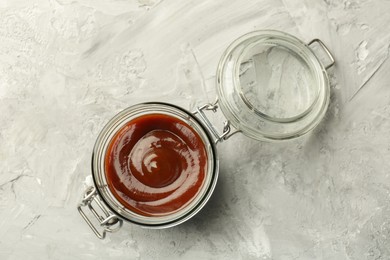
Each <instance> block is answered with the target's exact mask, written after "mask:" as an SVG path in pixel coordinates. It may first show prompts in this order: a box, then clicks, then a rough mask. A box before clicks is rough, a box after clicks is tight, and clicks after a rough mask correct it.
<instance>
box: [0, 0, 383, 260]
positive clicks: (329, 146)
mask: <svg viewBox="0 0 390 260" xmlns="http://www.w3.org/2000/svg"><path fill="white" fill-rule="evenodd" d="M389 13H390V1H388V0H375V1H374V0H371V1H369V0H357V1H352V0H351V1H346V0H338V1H336V0H335V1H332V0H324V1H319V0H315V1H309V0H302V1H299V0H258V1H255V0H252V1H251V0H245V1H244V0H242V1H222V0H213V1H195V0H194V1H179V0H165V1H159V0H138V1H130V0H126V1H125V0H115V1H114V0H110V1H109V0H95V1H92V0H85V1H81V0H80V1H74V0H31V1H22V0H8V1H7V0H2V1H1V2H0V112H1V116H0V161H1V163H0V227H1V228H0V237H1V238H0V259H275V260H282V259H288V260H290V259H348V260H355V259H390V175H389V174H390V172H389V169H390V134H389V130H390V86H389V85H390V73H389V72H390V62H389V47H390V28H389V26H390V15H389ZM258 29H277V30H282V31H285V32H288V33H290V34H293V35H296V36H297V37H299V38H301V39H303V40H304V41H306V42H308V41H310V40H311V39H313V38H320V39H322V40H323V41H324V42H325V43H326V44H327V45H328V47H329V48H330V49H331V50H332V51H333V54H334V55H335V57H336V60H337V61H336V62H337V65H336V66H335V67H334V68H332V69H331V70H330V72H329V73H330V79H331V104H330V106H329V110H328V113H327V114H326V117H325V119H324V120H323V122H322V123H321V124H320V126H319V127H317V128H316V129H315V131H313V132H312V133H311V134H309V135H307V136H305V137H304V138H301V139H298V140H294V141H290V142H282V143H266V142H254V141H252V140H250V139H249V138H246V137H245V136H243V135H237V136H235V137H233V138H231V139H230V140H229V141H228V142H225V143H223V144H221V145H219V147H218V148H219V154H220V163H221V171H220V178H219V181H218V184H217V187H216V190H215V192H214V194H213V196H212V198H211V200H210V201H209V203H208V204H207V205H206V207H205V208H204V209H203V210H202V211H201V212H200V213H199V214H198V215H197V216H196V217H195V218H193V219H191V220H190V221H188V222H186V223H184V224H182V225H180V226H177V227H174V228H171V229H165V230H147V229H143V228H140V227H138V226H134V225H130V224H127V225H125V226H124V227H123V228H122V229H121V230H120V231H119V232H118V233H115V234H112V235H109V236H108V238H107V239H106V240H103V241H101V240H98V239H97V238H96V237H95V236H94V235H93V234H92V232H91V231H90V229H89V228H88V227H87V225H86V224H85V223H84V222H83V220H82V219H81V218H80V216H79V214H78V212H77V210H76V206H77V204H78V203H79V201H80V198H81V196H82V193H83V191H84V189H85V186H86V185H87V184H88V183H90V182H91V179H90V177H88V176H90V158H91V153H92V148H93V144H94V142H95V140H96V137H97V135H98V133H99V131H100V130H101V128H102V127H103V126H104V124H105V123H106V122H107V121H108V120H109V119H110V118H111V117H112V116H113V115H115V114H116V113H117V112H119V111H120V110H122V109H124V108H126V107H128V106H130V105H133V104H136V103H139V102H144V101H165V102H170V103H173V104H176V105H180V106H182V107H184V108H187V109H193V108H194V107H195V106H196V105H199V104H202V103H205V102H208V101H213V100H214V98H215V96H216V93H215V92H216V91H215V84H214V81H215V71H216V66H217V63H218V60H219V58H220V56H221V54H222V52H223V51H224V50H225V48H226V47H227V46H228V45H229V44H230V42H232V41H233V40H234V39H235V38H237V37H238V36H240V35H242V34H244V33H246V32H250V31H253V30H258ZM214 120H215V122H217V123H218V122H222V116H221V115H218V114H217V115H216V116H215V118H214Z"/></svg>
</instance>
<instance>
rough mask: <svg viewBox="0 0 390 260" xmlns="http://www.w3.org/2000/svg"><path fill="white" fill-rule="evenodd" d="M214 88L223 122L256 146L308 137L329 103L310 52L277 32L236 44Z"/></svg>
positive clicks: (259, 33) (227, 54) (324, 80)
mask: <svg viewBox="0 0 390 260" xmlns="http://www.w3.org/2000/svg"><path fill="white" fill-rule="evenodd" d="M217 88H218V96H219V103H220V106H221V109H222V111H223V113H224V114H225V116H226V117H227V119H228V120H229V121H230V122H231V123H232V124H233V125H234V127H236V128H237V129H239V130H241V131H242V132H243V133H244V134H246V135H247V136H249V137H252V138H254V139H258V140H264V139H273V140H280V139H289V138H293V137H297V136H300V135H302V134H304V133H306V132H308V131H309V130H311V129H312V128H313V127H315V126H316V125H317V124H318V123H319V121H320V120H321V118H322V117H323V115H324V113H325V111H326V108H327V105H328V102H329V87H328V79H327V74H326V71H325V69H324V67H323V66H322V64H321V63H320V62H319V61H318V59H317V57H316V56H315V55H314V53H313V52H312V50H311V49H310V48H309V47H308V46H307V45H306V44H305V43H303V42H302V41H300V40H299V39H297V38H295V37H293V36H291V35H288V34H286V33H282V32H278V31H256V32H252V33H250V34H246V35H244V36H242V37H240V38H239V39H237V40H236V41H234V42H233V43H232V44H231V45H230V46H229V47H228V49H227V50H226V51H225V53H224V55H223V56H222V58H221V61H220V64H219V66H218V71H217Z"/></svg>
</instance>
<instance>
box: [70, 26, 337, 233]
mask: <svg viewBox="0 0 390 260" xmlns="http://www.w3.org/2000/svg"><path fill="white" fill-rule="evenodd" d="M314 43H317V44H318V45H319V46H320V47H322V48H323V50H324V53H325V54H327V55H328V57H329V60H330V63H329V64H328V65H327V66H324V65H322V63H321V62H320V61H319V59H318V58H317V56H316V55H315V53H314V52H313V50H312V49H311V48H310V45H312V44H314ZM333 64H334V58H333V56H332V55H331V53H330V51H329V50H328V49H327V48H326V47H325V45H324V44H323V43H322V41H320V40H319V39H314V40H313V41H311V42H310V43H309V44H305V43H304V42H302V41H300V40H299V39H297V38H295V37H294V36H291V35H289V34H286V33H283V32H279V31H270V30H268V31H255V32H252V33H249V34H246V35H244V36H242V37H240V38H238V39H237V40H235V41H234V42H233V43H232V44H231V45H230V46H229V47H228V48H227V50H226V51H225V52H224V54H223V55H222V58H221V60H220V63H219V65H218V69H217V82H216V84H217V92H218V98H217V101H215V102H214V103H212V104H205V105H203V106H201V107H198V108H197V109H196V110H195V111H193V112H189V111H186V110H184V109H182V108H180V107H177V106H174V105H172V104H166V103H159V102H154V103H143V104H138V105H134V106H132V107H129V108H127V109H125V110H123V111H122V112H120V113H119V114H117V115H116V116H115V117H114V118H112V119H111V120H110V121H109V122H108V124H107V125H106V126H105V127H104V128H103V130H102V131H101V133H100V134H99V137H98V138H97V141H96V144H95V147H94V150H93V155H92V177H93V181H94V187H90V188H88V189H87V191H86V192H85V195H84V198H83V200H82V202H81V203H80V205H79V207H78V210H79V212H80V214H81V215H82V217H83V218H84V220H85V221H86V222H87V224H88V225H89V226H90V227H91V229H92V230H93V231H94V233H95V234H96V235H97V236H98V237H99V238H104V237H105V235H106V232H113V231H116V230H118V229H119V228H120V227H121V226H122V224H123V221H126V222H130V223H133V224H137V225H140V226H143V227H147V228H167V227H172V226H175V225H178V224H180V223H182V222H184V221H186V220H188V219H190V218H191V217H192V216H194V215H195V214H196V213H197V212H198V211H199V210H200V209H201V208H202V207H203V206H204V205H205V204H206V202H207V201H208V199H209V198H210V196H211V194H212V192H213V190H214V187H215V185H216V182H217V178H218V171H219V160H218V156H217V149H216V144H217V143H219V142H221V141H223V140H227V139H228V138H229V137H230V136H232V135H233V134H235V133H240V132H241V133H243V134H245V135H246V136H248V137H250V138H253V139H256V140H272V141H277V140H286V139H292V138H296V137H299V136H302V135H303V134H306V133H308V132H309V131H310V130H311V129H313V128H314V127H315V126H316V125H318V123H319V122H320V121H321V119H322V118H323V116H324V114H325V112H326V110H327V107H328V103H329V81H328V76H327V73H326V70H327V69H328V68H330V67H331V66H333ZM219 107H220V108H221V111H222V112H223V114H224V115H225V117H226V119H227V120H226V121H225V123H224V128H223V129H222V131H221V132H220V131H218V130H217V129H216V128H215V127H214V126H213V124H212V123H211V122H210V121H209V119H208V117H207V115H206V111H208V110H210V111H214V112H215V111H216V110H217V109H218V108H219ZM150 115H159V116H164V118H172V119H174V120H177V122H179V124H180V127H179V128H180V129H181V128H183V126H184V128H186V127H187V128H188V129H187V130H186V132H188V131H189V130H190V132H193V133H194V136H197V138H199V140H200V141H199V143H200V147H201V148H202V149H204V151H205V160H204V163H203V164H204V165H203V164H202V165H203V166H202V167H204V169H205V170H204V171H202V176H204V177H202V180H201V181H199V183H200V184H199V185H198V186H197V188H196V192H193V193H191V194H192V195H191V196H190V197H188V198H187V197H186V199H185V200H184V201H183V203H181V204H180V205H179V204H177V203H176V202H175V204H172V205H174V209H172V210H168V211H167V212H165V213H164V212H159V213H158V214H154V215H153V214H144V213H140V212H138V211H136V210H134V209H133V208H132V207H130V206H128V204H126V203H125V202H124V201H123V200H122V199H121V198H120V196H119V195H118V193H117V191H116V190H115V189H114V188H113V186H112V185H110V178H111V177H110V175H109V173H108V168H107V164H108V163H107V160H106V159H105V158H108V155H107V154H108V153H109V149H110V144H111V143H112V142H114V140H115V138H117V136H118V133H120V132H121V131H123V129H126V127H127V125H128V124H129V122H130V123H131V122H135V121H134V120H137V119H142V118H144V117H147V116H150ZM164 120H165V119H164ZM175 122H176V121H175ZM155 125H156V129H158V128H159V126H157V125H160V124H159V123H156V124H155ZM129 131H130V130H129ZM153 131H154V130H153ZM142 138H143V137H141V138H140V140H141V139H142ZM193 139H194V137H192V138H190V139H188V140H189V141H188V142H187V144H188V145H193ZM126 140H128V139H126ZM191 140H192V141H191ZM134 142H136V141H134ZM137 142H138V141H137ZM149 146H150V147H151V145H150V144H149ZM179 146H180V145H179ZM134 147H136V146H134ZM134 147H133V148H134ZM133 148H132V149H133ZM134 149H135V148H134ZM137 149H138V148H137ZM142 149H143V148H141V150H142ZM148 149H149V148H148ZM169 149H175V148H169ZM132 152H133V151H131V152H130V153H132ZM168 152H169V151H168ZM145 153H147V152H145ZM175 154H176V153H175ZM179 155H180V154H178V156H179ZM128 157H131V155H128V154H125V156H124V158H125V159H124V160H125V161H124V162H123V163H122V164H124V165H125V166H123V167H128V169H134V167H133V168H131V165H130V166H128V165H129V160H130V159H128ZM154 157H156V155H154ZM154 157H153V158H154ZM136 158H139V160H143V161H142V164H143V165H145V160H146V161H147V162H148V163H150V162H149V161H148V160H149V159H148V160H147V159H145V158H146V157H142V156H138V157H136ZM194 158H195V160H196V158H197V157H194ZM194 158H191V160H190V161H191V163H184V164H183V163H182V164H183V165H186V167H189V168H190V170H191V167H198V166H197V165H196V164H194V163H193V160H194ZM126 160H127V161H126ZM173 161H175V159H173ZM176 161H180V158H178V159H177V160H176ZM140 163H141V162H140ZM163 163H166V162H163ZM173 164H175V162H174V163H173ZM155 166H156V165H154V167H155ZM168 166H169V167H168V168H167V169H171V168H172V167H171V165H168ZM121 167H122V166H121ZM143 167H144V166H143ZM145 167H147V166H145ZM115 169H116V168H115ZM120 169H122V168H120ZM143 169H144V168H143ZM145 169H146V168H145ZM197 171H199V169H198V168H196V171H193V172H192V173H191V174H197ZM129 172H131V171H130V170H129ZM131 174H133V175H134V173H131ZM131 174H130V175H131ZM142 174H143V173H142ZM191 174H187V175H188V176H190V175H191ZM154 176H155V175H154ZM130 178H133V179H130V181H129V182H128V183H127V184H126V185H130V184H129V183H134V182H138V180H137V177H134V176H132V177H130ZM175 178H176V179H175V180H172V181H170V183H169V184H167V185H165V184H164V185H165V186H164V185H162V186H161V187H159V188H164V192H162V193H161V194H168V193H169V194H173V195H170V196H173V197H174V198H180V196H184V195H182V193H180V192H179V190H181V188H182V187H193V186H194V185H192V184H191V183H187V184H184V183H185V182H183V184H181V182H180V181H179V180H180V178H178V177H175ZM120 185H122V186H123V185H125V184H123V183H122V180H121V183H120ZM126 185H125V186H126ZM175 185H176V186H175ZM149 188H150V187H149ZM149 188H148V187H145V188H143V189H149ZM159 188H156V187H151V188H150V190H151V191H153V192H157V193H158V191H159V190H158V189H159ZM183 189H184V188H183ZM188 189H189V188H188ZM141 193H142V192H141ZM141 193H140V194H141ZM142 194H144V193H142ZM123 196H125V197H126V198H128V197H131V196H130V194H124V195H123ZM164 196H165V195H164ZM183 198H184V197H183ZM166 200H167V199H166V198H165V197H161V198H160V197H159V198H158V199H156V200H153V199H150V198H149V197H148V199H146V198H145V199H144V200H143V199H142V198H141V201H135V202H134V201H132V200H130V202H131V203H133V205H136V206H137V207H138V206H140V207H141V206H142V207H143V208H146V209H153V207H156V205H160V204H159V203H160V202H161V201H166ZM84 207H87V208H88V209H89V210H90V212H91V214H92V215H93V216H94V217H95V218H96V220H97V222H95V223H97V224H98V225H96V224H94V222H93V221H91V218H90V217H88V214H86V211H85V209H84ZM171 208H172V206H171ZM91 214H89V215H91ZM97 226H100V227H101V229H102V230H101V231H99V230H98V228H97Z"/></svg>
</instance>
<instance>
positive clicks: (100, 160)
mask: <svg viewBox="0 0 390 260" xmlns="http://www.w3.org/2000/svg"><path fill="white" fill-rule="evenodd" d="M148 114H164V115H169V116H173V117H176V118H178V119H179V120H182V121H183V122H186V123H187V124H188V125H190V126H191V127H192V129H193V130H194V131H196V132H197V133H198V134H199V136H200V137H201V139H202V141H203V144H204V147H205V149H206V153H207V172H206V176H205V180H204V183H203V185H202V187H201V189H200V191H199V192H198V194H197V195H196V196H195V197H194V198H193V199H192V201H191V202H190V203H189V204H188V205H186V206H184V207H183V208H182V209H180V210H179V211H177V212H175V213H173V214H169V215H165V216H143V215H140V214H137V213H135V212H133V211H131V210H129V209H127V208H126V207H124V206H123V205H122V204H121V203H120V202H119V201H118V200H117V199H116V198H115V196H114V195H113V193H112V191H111V190H110V188H109V187H108V185H107V180H106V174H105V167H104V163H105V162H104V161H105V160H104V157H105V154H106V151H107V148H108V146H109V144H110V141H111V140H112V138H113V136H114V135H115V134H116V133H117V131H118V130H119V129H121V128H122V127H123V125H125V124H126V123H127V122H129V121H130V120H132V119H134V118H137V117H140V116H143V115H148ZM218 171H219V161H218V157H217V151H216V148H215V145H214V143H213V142H212V139H211V137H210V135H209V132H208V130H207V128H205V126H203V124H202V123H201V122H200V121H199V120H198V119H197V118H196V117H195V116H193V115H192V114H191V113H190V112H188V111H186V110H184V109H182V108H180V107H177V106H174V105H171V104H167V103H160V102H152V103H141V104H137V105H134V106H131V107H129V108H127V109H125V110H123V111H121V112H119V113H118V114H117V115H115V116H114V117H113V118H112V119H111V120H110V121H109V122H108V123H107V124H106V125H105V127H104V128H103V129H102V131H101V132H100V134H99V136H98V138H97V140H96V143H95V146H94V150H93V154H92V176H93V181H94V184H95V187H96V190H97V192H98V194H99V195H100V197H101V198H102V200H103V201H104V203H105V204H106V205H107V206H108V207H109V208H110V210H111V211H112V212H114V213H115V214H116V215H118V216H119V217H120V218H122V219H124V220H127V221H129V222H132V223H135V224H138V225H141V226H147V227H152V228H153V227H155V228H163V227H170V226H175V225H178V224H180V223H182V222H184V221H186V220H188V219H189V218H191V217H192V216H194V215H195V214H196V213H197V212H198V211H199V210H200V209H201V208H202V207H203V206H204V205H205V204H206V202H207V201H208V199H209V197H210V196H211V194H212V192H213V190H214V188H215V185H216V181H217V178H218Z"/></svg>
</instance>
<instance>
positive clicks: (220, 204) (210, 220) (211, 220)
mask: <svg viewBox="0 0 390 260" xmlns="http://www.w3.org/2000/svg"><path fill="white" fill-rule="evenodd" d="M221 176H224V174H223V173H221V172H220V177H221ZM225 192H226V191H225V184H224V180H223V179H222V178H219V180H218V181H217V184H216V186H215V189H214V192H213V194H212V195H211V197H210V199H209V201H208V202H207V203H206V205H205V206H204V207H203V208H202V209H201V210H200V211H199V212H198V213H197V214H196V215H195V216H194V217H192V218H191V219H189V220H188V221H186V222H184V223H182V224H180V225H179V226H178V228H183V229H196V230H198V231H202V230H208V229H212V227H213V226H214V225H215V224H216V223H217V221H218V219H220V218H221V216H222V215H223V212H224V208H225V207H224V205H225V204H224V200H223V198H225Z"/></svg>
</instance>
